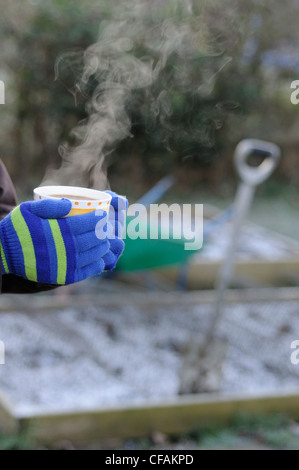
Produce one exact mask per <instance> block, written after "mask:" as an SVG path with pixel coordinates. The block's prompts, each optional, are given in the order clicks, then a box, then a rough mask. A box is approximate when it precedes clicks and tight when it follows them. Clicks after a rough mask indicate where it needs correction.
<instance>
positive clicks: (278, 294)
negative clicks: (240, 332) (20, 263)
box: [0, 287, 299, 315]
mask: <svg viewBox="0 0 299 470" xmlns="http://www.w3.org/2000/svg"><path fill="white" fill-rule="evenodd" d="M26 298H27V299H28V298H29V297H28V296H26ZM129 299H130V304H133V305H140V306H149V305H153V306H156V305H159V306H165V307H167V306H169V305H173V304H174V303H175V304H176V305H182V306H186V305H190V304H202V303H213V302H214V301H215V292H214V291H213V290H194V291H186V292H181V291H173V292H159V295H157V292H156V291H152V292H139V293H131V292H130V296H129ZM269 300H271V301H275V300H277V301H294V300H295V301H296V300H299V290H298V288H297V287H280V288H276V289H273V288H271V287H270V288H258V289H256V288H244V289H229V290H228V291H227V294H226V301H227V302H256V301H261V302H264V301H269ZM123 303H124V295H123V294H117V293H113V294H112V295H111V294H106V293H105V292H103V293H100V294H95V295H69V296H66V297H65V298H63V299H61V298H60V297H59V296H55V295H54V296H50V295H43V296H35V295H32V296H30V302H27V303H26V304H24V299H23V298H22V296H6V295H2V298H1V304H0V312H1V313H2V314H4V313H8V314H9V313H10V312H14V313H15V312H23V313H24V312H25V313H27V312H28V313H34V312H37V313H40V314H41V315H42V313H43V311H45V312H46V311H49V310H63V309H66V308H74V305H75V306H76V308H86V307H87V306H89V305H92V306H93V307H118V306H123ZM169 312H170V313H171V310H170V311H169Z"/></svg>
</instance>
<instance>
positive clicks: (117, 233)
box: [103, 191, 128, 271]
mask: <svg viewBox="0 0 299 470" xmlns="http://www.w3.org/2000/svg"><path fill="white" fill-rule="evenodd" d="M106 193H108V194H110V195H111V196H112V200H111V205H110V210H109V216H108V228H107V236H108V240H109V243H110V249H109V251H108V253H106V254H105V255H104V256H103V260H104V262H105V271H111V270H112V269H114V268H115V266H116V264H117V261H118V259H119V258H120V256H121V255H122V253H123V251H124V247H125V244H124V242H123V240H122V238H121V237H122V234H123V229H124V225H125V221H126V210H127V208H128V201H127V199H126V198H125V197H123V196H118V195H117V194H116V193H113V192H112V191H106Z"/></svg>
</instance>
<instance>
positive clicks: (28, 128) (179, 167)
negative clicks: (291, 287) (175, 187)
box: [0, 0, 299, 192]
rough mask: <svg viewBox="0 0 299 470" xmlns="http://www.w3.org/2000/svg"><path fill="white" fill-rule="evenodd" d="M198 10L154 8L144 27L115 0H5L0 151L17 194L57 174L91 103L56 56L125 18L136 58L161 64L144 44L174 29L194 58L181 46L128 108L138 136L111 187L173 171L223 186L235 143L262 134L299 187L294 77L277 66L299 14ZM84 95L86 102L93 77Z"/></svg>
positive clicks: (74, 67) (224, 7)
mask: <svg viewBox="0 0 299 470" xmlns="http://www.w3.org/2000/svg"><path fill="white" fill-rule="evenodd" d="M2 1H3V0H2ZM191 3H192V2H176V1H175V0H167V1H166V0H165V1H162V0H160V1H159V0H148V1H147V8H145V9H143V10H142V15H143V16H142V19H141V20H140V13H139V12H138V11H137V10H136V5H138V2H136V1H135V2H130V4H129V7H127V9H126V7H125V6H124V4H123V3H120V2H116V1H101V2H100V1H95V0H88V1H84V2H79V1H71V0H53V1H52V2H46V1H41V0H40V1H34V2H26V1H25V2H22V4H20V2H17V1H16V0H11V2H9V4H7V3H4V2H3V5H1V8H2V11H3V15H2V16H1V18H0V35H1V43H2V44H3V47H2V51H1V63H0V65H1V66H0V79H1V78H2V76H1V74H2V75H3V76H4V79H5V81H6V83H7V85H8V86H7V99H6V102H7V104H6V106H5V107H2V108H1V118H2V119H1V122H2V126H1V130H0V136H1V140H0V154H1V156H3V157H2V158H3V160H4V161H5V163H6V164H7V166H8V167H9V170H10V172H11V174H12V176H13V179H14V180H15V182H16V183H17V185H18V188H19V190H20V191H22V192H23V191H29V190H30V188H31V187H32V185H35V184H39V182H40V180H41V179H42V177H43V175H44V173H45V170H46V169H47V168H48V167H52V168H55V167H56V168H57V167H59V165H60V156H59V153H58V147H59V145H60V143H61V142H63V141H65V140H67V139H69V140H71V138H70V137H69V133H70V131H71V130H72V129H73V128H74V127H75V126H76V124H77V122H78V121H80V120H82V119H84V118H85V116H86V97H84V94H83V95H81V96H79V101H78V102H77V103H75V100H74V96H73V95H72V93H70V92H69V91H71V92H72V91H73V90H74V88H73V87H74V84H75V83H76V82H77V80H78V75H79V74H80V73H81V71H82V64H80V63H77V62H76V60H75V61H74V62H72V61H71V60H69V57H71V56H69V55H67V54H66V57H67V60H66V61H65V64H64V67H63V71H62V75H61V74H60V75H59V80H57V81H55V80H54V78H55V71H54V65H55V62H56V60H57V58H58V57H60V56H61V54H62V53H64V52H65V51H71V52H72V53H74V56H75V57H77V56H80V51H82V53H83V51H84V50H86V48H87V47H88V46H90V45H91V44H93V43H94V42H96V41H97V38H98V33H99V31H100V32H101V30H102V29H104V28H107V27H109V25H110V23H111V24H112V23H113V21H115V18H117V17H119V15H122V11H121V10H123V11H125V17H124V18H125V19H124V20H123V21H127V26H128V29H127V36H128V37H129V38H131V39H132V40H133V42H134V45H133V47H132V49H131V53H132V54H134V55H135V56H136V57H138V58H143V57H150V58H151V59H152V60H153V61H155V60H158V57H157V54H158V55H159V44H158V46H157V48H156V49H155V51H154V52H153V50H152V49H149V47H148V42H147V41H145V39H144V38H145V37H147V35H146V34H148V35H150V34H153V35H154V34H155V28H156V26H157V25H161V23H163V22H166V23H165V24H167V20H169V21H170V22H172V23H171V24H174V25H176V24H179V25H180V27H184V28H186V31H187V33H186V37H187V41H188V38H189V39H190V50H189V51H188V53H186V54H185V56H182V54H180V53H179V51H177V50H175V48H174V49H173V50H172V51H171V52H170V53H169V54H168V56H167V63H166V65H165V67H164V68H163V69H162V70H161V72H160V73H159V76H158V79H157V80H156V81H155V82H154V83H153V84H152V85H151V86H150V87H148V88H146V87H143V88H141V89H139V90H136V92H135V93H134V94H133V96H132V100H131V101H130V102H128V103H127V107H126V111H127V112H128V114H129V116H130V118H131V120H132V129H131V133H132V135H133V136H134V138H126V139H125V140H123V141H122V142H119V143H118V144H117V145H116V146H115V149H109V156H108V157H107V164H108V165H110V168H109V177H110V178H112V180H113V179H114V181H116V182H117V184H119V185H120V186H122V187H123V188H124V189H126V185H127V186H130V185H132V184H133V185H134V184H136V188H137V190H138V188H139V190H140V191H141V190H142V189H141V188H143V186H144V185H145V186H149V185H151V184H152V183H153V182H154V181H155V180H157V179H158V178H159V177H161V176H163V175H164V174H166V173H168V172H171V171H174V172H176V174H177V175H178V176H179V177H180V176H181V177H182V180H184V175H185V179H186V180H187V181H188V183H189V184H190V182H191V183H192V181H197V180H198V179H201V180H202V179H207V180H208V181H210V182H213V183H214V184H215V185H219V184H221V181H222V180H223V179H225V178H226V177H228V176H229V175H230V170H231V167H230V157H231V151H232V149H233V147H234V145H235V144H236V143H237V142H238V141H239V140H240V139H242V138H243V137H256V138H265V139H269V140H273V141H275V142H277V143H278V144H279V145H281V146H282V148H283V150H284V153H285V158H284V160H283V163H282V165H281V176H282V177H284V178H285V179H286V180H288V181H291V182H294V183H296V184H297V183H298V174H299V172H298V169H299V168H298V163H297V150H296V148H297V144H298V136H297V135H298V133H297V125H298V110H297V107H296V106H292V105H291V104H290V89H289V88H290V83H291V81H292V80H294V79H296V69H295V68H294V62H293V61H292V58H290V59H289V61H288V62H287V63H285V62H284V63H283V64H281V63H280V62H281V58H283V57H286V56H287V55H289V54H290V53H291V52H292V47H293V46H294V45H295V44H296V41H297V40H298V37H297V36H298V30H297V25H296V20H295V19H296V15H298V6H297V5H296V4H295V3H294V2H292V1H291V0H288V1H286V2H284V3H283V4H281V3H279V2H278V0H273V1H272V4H271V9H270V8H269V7H268V2H266V1H262V0H260V1H259V2H243V1H242V0H226V1H225V2H222V1H218V0H201V1H194V2H193V3H192V4H193V10H192V11H191V9H190V5H191ZM136 11H137V13H136ZM136 15H137V17H138V18H139V19H138V21H139V23H136V22H135V23H134V27H135V29H134V28H133V29H130V21H129V20H128V18H130V16H132V18H136ZM138 15H139V16H138ZM195 19H199V23H198V22H196V21H195ZM132 24H133V23H132ZM136 25H137V26H138V27H136ZM182 25H183V26H182ZM198 25H200V27H201V30H200V31H199V30H198V31H197V30H196V28H197V26H198ZM138 28H139V29H138ZM145 33H146V34H145ZM178 33H179V31H178ZM194 38H196V39H195V40H194ZM153 39H155V38H153ZM157 41H158V42H159V37H157ZM277 51H278V52H277ZM290 51H291V52H290ZM271 52H272V56H271ZM274 52H275V53H276V55H275V54H274ZM271 57H272V59H271ZM273 57H274V59H275V57H276V60H274V59H273ZM277 57H278V59H277ZM291 57H292V54H291ZM88 87H89V88H88V90H87V96H90V95H91V94H92V87H93V81H92V80H91V81H90V82H89V84H88ZM158 99H159V109H158V111H156V112H155V110H154V109H153V106H154V107H155V106H156V105H157V102H158ZM153 100H154V101H153ZM163 100H164V101H163ZM87 101H88V98H87ZM163 107H164V108H163ZM163 109H164V111H165V112H164V114H163ZM112 150H113V151H112ZM186 175H187V176H186Z"/></svg>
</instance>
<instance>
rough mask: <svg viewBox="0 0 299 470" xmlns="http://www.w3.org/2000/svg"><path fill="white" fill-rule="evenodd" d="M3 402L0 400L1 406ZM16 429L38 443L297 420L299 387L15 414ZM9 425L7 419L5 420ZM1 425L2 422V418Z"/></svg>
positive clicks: (168, 432) (10, 415)
mask: <svg viewBox="0 0 299 470" xmlns="http://www.w3.org/2000/svg"><path fill="white" fill-rule="evenodd" d="M3 407H4V409H5V405H3V404H1V408H3ZM7 413H8V416H9V417H10V421H11V423H13V424H14V427H13V428H11V427H9V428H8V429H6V430H7V431H12V430H14V429H19V430H22V431H29V434H30V436H31V437H32V438H34V439H35V440H37V441H38V442H40V443H44V444H50V443H53V442H57V441H60V440H65V439H66V440H71V441H73V442H84V441H88V440H90V439H105V438H137V437H142V436H149V435H151V433H153V432H154V431H160V432H162V433H166V434H177V433H184V432H188V431H190V430H191V429H194V428H200V427H205V426H207V425H211V424H222V425H225V424H229V423H230V422H231V420H232V419H233V418H234V417H235V416H236V415H237V414H239V413H250V414H256V415H267V414H272V413H280V414H284V415H286V416H288V417H290V418H292V419H298V418H299V389H296V390H291V391H288V392H275V393H263V394H230V395H192V396H182V397H176V398H172V399H169V400H161V401H156V402H149V403H146V404H140V405H132V404H131V405H123V406H118V407H106V408H99V409H92V410H80V411H68V412H65V411H62V412H59V411H57V412H51V413H49V412H46V411H45V412H44V413H43V412H40V413H32V414H30V413H27V414H26V415H25V414H15V413H12V414H11V410H9V411H7ZM6 423H7V422H6ZM0 424H1V425H3V423H2V420H1V421H0Z"/></svg>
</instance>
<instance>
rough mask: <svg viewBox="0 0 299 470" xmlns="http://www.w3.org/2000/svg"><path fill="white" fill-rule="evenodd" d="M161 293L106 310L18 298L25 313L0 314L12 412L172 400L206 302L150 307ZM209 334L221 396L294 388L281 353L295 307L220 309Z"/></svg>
mask: <svg viewBox="0 0 299 470" xmlns="http://www.w3.org/2000/svg"><path fill="white" fill-rule="evenodd" d="M276 294H277V291H276ZM163 295H164V294H161V293H157V296H156V298H155V300H154V301H153V300H152V299H153V296H152V295H151V296H150V297H149V299H148V301H146V297H143V301H142V302H138V301H135V300H134V296H130V295H124V296H123V302H120V301H119V300H118V301H117V302H113V294H111V297H112V299H111V300H112V302H111V305H109V302H105V303H103V304H102V305H101V300H100V297H99V300H98V301H96V302H93V301H89V302H86V304H84V302H83V303H82V302H81V303H79V302H77V301H76V297H75V296H74V297H70V298H69V300H68V302H67V306H66V307H64V308H55V310H53V311H51V309H47V310H44V309H42V308H41V309H40V310H39V309H37V308H34V309H32V312H30V302H31V299H32V298H31V297H30V296H29V297H26V298H25V297H24V302H26V310H27V313H24V311H23V312H22V311H21V308H18V309H17V310H18V311H14V312H10V313H5V312H1V314H0V339H1V340H2V341H3V342H4V343H5V348H6V358H5V359H6V364H5V365H4V366H0V388H1V389H2V390H3V391H4V392H6V394H7V395H8V396H9V397H10V398H11V400H12V401H13V402H14V404H15V405H16V407H17V410H18V412H19V413H28V412H31V411H36V412H38V411H41V410H43V411H44V410H49V411H50V410H55V411H57V410H58V411H59V410H61V411H62V410H69V409H76V410H80V409H86V408H93V407H105V406H107V405H109V406H114V405H122V404H132V403H140V402H144V401H148V400H157V399H162V398H166V397H174V396H176V395H177V392H178V387H179V370H180V367H181V364H182V351H183V350H184V347H185V345H186V343H188V341H189V340H190V338H191V337H192V338H197V337H198V338H200V337H202V336H203V335H204V333H205V330H206V327H207V321H208V318H209V315H210V314H211V313H212V312H213V303H211V302H205V301H203V302H201V301H195V298H194V296H193V297H192V299H191V297H190V298H189V297H188V296H189V294H188V293H184V294H182V297H181V299H180V302H177V301H176V300H175V299H176V298H177V297H174V301H173V302H171V301H170V302H160V301H159V298H160V299H162V297H161V296H163ZM191 295H192V294H190V296H191ZM144 296H146V294H144ZM159 296H160V297H159ZM168 297H169V294H168ZM54 298H55V297H53V299H54ZM25 299H26V300H25ZM144 299H145V300H144ZM184 299H186V302H184ZM190 299H191V300H190ZM28 310H29V311H28ZM218 334H219V335H220V336H223V337H226V338H227V339H228V341H229V349H228V356H227V359H226V361H225V363H224V371H223V372H224V374H223V383H222V390H221V391H222V392H223V393H228V392H251V391H254V392H258V391H267V390H271V391H273V390H276V389H280V390H281V389H288V388H294V387H297V386H299V365H298V366H294V365H292V363H291V361H290V356H291V353H292V350H291V348H290V345H291V343H292V341H294V340H296V339H299V302H297V301H295V300H292V301H286V300H281V301H277V300H275V301H274V300H271V298H269V300H268V301H256V302H244V303H239V302H235V303H231V304H228V305H227V306H226V308H225V309H224V314H223V318H222V321H221V323H220V325H219V329H218Z"/></svg>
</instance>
